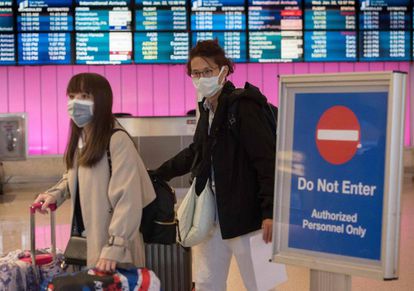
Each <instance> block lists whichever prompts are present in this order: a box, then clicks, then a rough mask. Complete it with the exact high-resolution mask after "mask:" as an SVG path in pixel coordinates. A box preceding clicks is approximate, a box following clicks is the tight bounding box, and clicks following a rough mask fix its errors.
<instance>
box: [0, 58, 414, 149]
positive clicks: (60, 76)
mask: <svg viewBox="0 0 414 291" xmlns="http://www.w3.org/2000/svg"><path fill="white" fill-rule="evenodd" d="M409 69H410V63H408V62H388V63H386V62H378V63H367V62H365V63H272V64H236V66H235V73H234V74H233V75H231V76H230V78H229V79H230V80H232V81H233V83H234V84H235V85H236V86H243V85H244V83H245V82H246V81H249V82H251V83H252V84H254V85H255V86H257V87H259V88H260V89H261V90H262V92H263V94H264V95H265V96H266V97H267V98H268V100H269V101H270V102H272V103H274V104H278V90H279V89H278V76H279V75H284V74H308V73H309V74H311V73H335V72H354V71H356V72H368V71H382V70H387V71H388V70H400V71H406V72H408V71H409ZM81 72H96V73H98V74H102V75H104V76H106V77H107V78H108V80H109V81H110V83H111V86H112V89H113V92H114V106H113V111H114V112H125V113H131V114H132V115H135V116H164V115H172V116H176V115H185V114H186V112H187V111H188V110H190V109H194V108H195V105H196V103H195V101H196V94H195V91H194V88H193V84H192V82H191V78H190V77H188V76H187V75H186V74H185V72H186V67H185V65H123V66H110V65H108V66H84V65H80V66H78V65H76V66H30V67H29V66H28V67H17V66H9V67H0V113H6V112H10V113H12V112H27V113H28V115H29V150H30V154H32V155H40V154H62V153H63V152H64V150H65V146H66V141H67V136H68V127H69V119H68V116H67V97H66V86H67V83H68V81H69V79H70V77H71V76H72V75H74V74H77V73H81ZM410 79H411V78H410V75H409V78H407V80H408V82H407V90H408V96H410V95H409V94H410V93H411V92H410V88H411V86H413V85H412V84H411V83H410V81H411V80H410ZM405 115H406V131H405V144H406V145H409V144H410V100H409V98H407V102H406V113H405Z"/></svg>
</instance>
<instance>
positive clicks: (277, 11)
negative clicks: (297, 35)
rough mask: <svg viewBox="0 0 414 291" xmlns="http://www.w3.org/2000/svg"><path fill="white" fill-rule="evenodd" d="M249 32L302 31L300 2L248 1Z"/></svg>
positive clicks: (284, 0) (299, 0)
mask: <svg viewBox="0 0 414 291" xmlns="http://www.w3.org/2000/svg"><path fill="white" fill-rule="evenodd" d="M248 2H249V13H248V18H249V29H250V30H263V29H271V30H275V29H276V30H302V23H303V14H302V8H301V6H302V1H301V0H297V1H288V0H282V1H272V0H267V1H262V0H249V1H248Z"/></svg>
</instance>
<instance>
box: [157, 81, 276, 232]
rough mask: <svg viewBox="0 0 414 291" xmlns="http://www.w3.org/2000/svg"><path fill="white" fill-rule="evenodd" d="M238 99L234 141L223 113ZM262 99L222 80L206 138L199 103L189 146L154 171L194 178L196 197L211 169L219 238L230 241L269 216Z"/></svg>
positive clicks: (269, 169)
mask: <svg viewBox="0 0 414 291" xmlns="http://www.w3.org/2000/svg"><path fill="white" fill-rule="evenodd" d="M237 99H238V102H239V104H238V116H237V119H238V120H237V130H238V132H239V134H238V135H237V136H236V135H235V133H234V128H233V129H231V127H230V125H229V124H230V123H229V116H228V108H229V106H230V104H232V102H234V101H235V100H237ZM263 105H265V106H267V100H266V97H264V96H263V95H262V94H261V93H260V91H259V90H258V89H257V88H256V87H254V86H251V87H249V88H248V89H246V90H235V87H234V85H233V84H232V83H231V82H229V81H227V82H226V84H225V85H224V88H223V90H222V93H221V94H220V96H219V99H218V106H217V110H216V112H215V115H214V119H213V122H212V125H211V130H210V135H209V134H208V115H209V112H208V110H205V109H204V107H203V102H200V103H199V108H200V119H199V121H198V123H197V128H196V132H195V134H194V139H193V143H192V144H191V145H190V146H189V147H188V148H186V149H184V150H182V151H181V152H180V153H178V154H177V155H176V156H174V157H173V158H172V159H170V160H168V161H166V162H165V163H164V164H163V165H161V167H159V168H158V169H157V170H155V174H156V175H158V176H160V177H161V178H163V179H165V180H170V179H172V178H174V177H176V176H181V175H184V174H186V173H188V172H189V171H191V172H192V175H193V177H197V186H196V189H197V192H198V193H199V192H201V191H202V189H203V188H204V185H205V183H206V181H207V178H208V177H209V176H210V169H211V163H212V164H213V168H214V178H215V187H216V196H217V197H216V199H217V209H218V218H219V223H220V228H221V234H222V237H223V239H229V238H234V237H237V236H240V235H243V234H246V233H249V232H252V231H255V230H258V229H259V228H260V227H261V223H262V220H263V219H265V218H272V216H273V191H274V190H273V188H274V170H275V141H274V140H273V135H272V134H271V133H270V132H269V130H270V127H269V125H268V123H267V121H266V119H265V117H264V115H263V110H262V106H263Z"/></svg>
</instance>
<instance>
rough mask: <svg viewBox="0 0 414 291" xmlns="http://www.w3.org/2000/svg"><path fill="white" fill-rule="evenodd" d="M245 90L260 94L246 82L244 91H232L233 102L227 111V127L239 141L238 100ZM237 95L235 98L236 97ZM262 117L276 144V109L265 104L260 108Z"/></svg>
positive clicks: (239, 89) (269, 104) (271, 105)
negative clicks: (264, 118)
mask: <svg viewBox="0 0 414 291" xmlns="http://www.w3.org/2000/svg"><path fill="white" fill-rule="evenodd" d="M246 90H253V91H256V92H255V93H256V94H261V95H263V94H262V93H260V90H259V89H258V88H257V87H255V86H253V85H252V84H250V83H248V82H246V84H245V85H244V89H241V88H238V89H236V90H234V91H233V93H232V95H233V94H234V97H236V98H234V100H232V101H231V103H230V105H229V108H228V111H227V120H228V127H229V128H230V130H231V131H232V133H233V135H234V136H235V137H236V139H238V140H239V130H238V111H239V100H240V98H243V97H242V95H243V94H244V93H245V92H246ZM236 95H237V96H236ZM261 109H262V112H263V115H264V116H265V117H266V121H267V124H268V125H269V129H270V130H271V134H272V135H273V140H274V141H275V142H276V131H277V115H278V109H277V107H276V106H274V105H273V104H271V103H269V102H267V104H266V105H264V106H262V107H261Z"/></svg>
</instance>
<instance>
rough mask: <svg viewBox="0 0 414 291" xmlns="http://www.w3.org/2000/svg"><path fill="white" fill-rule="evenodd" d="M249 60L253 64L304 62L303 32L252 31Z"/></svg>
mask: <svg viewBox="0 0 414 291" xmlns="http://www.w3.org/2000/svg"><path fill="white" fill-rule="evenodd" d="M249 58H250V61H251V62H292V61H302V58H303V39H302V31H251V32H250V33H249Z"/></svg>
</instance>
